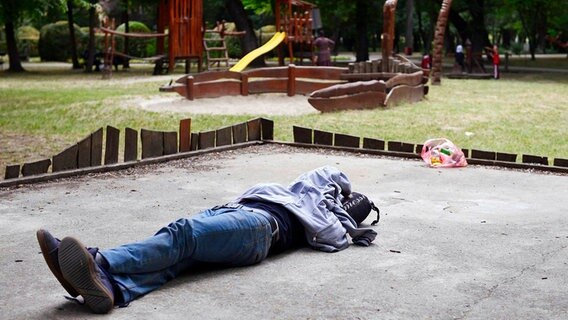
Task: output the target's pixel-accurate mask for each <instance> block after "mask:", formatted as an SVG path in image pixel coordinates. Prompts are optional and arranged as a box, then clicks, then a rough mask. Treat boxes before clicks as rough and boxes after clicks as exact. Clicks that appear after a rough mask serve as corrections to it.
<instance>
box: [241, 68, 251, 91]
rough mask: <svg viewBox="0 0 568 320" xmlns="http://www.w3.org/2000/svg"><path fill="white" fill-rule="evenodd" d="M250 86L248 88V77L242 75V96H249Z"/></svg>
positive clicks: (244, 74)
mask: <svg viewBox="0 0 568 320" xmlns="http://www.w3.org/2000/svg"><path fill="white" fill-rule="evenodd" d="M248 93H249V86H248V75H247V74H246V73H241V95H242V96H248Z"/></svg>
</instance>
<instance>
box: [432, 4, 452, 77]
mask: <svg viewBox="0 0 568 320" xmlns="http://www.w3.org/2000/svg"><path fill="white" fill-rule="evenodd" d="M451 6H452V0H444V1H443V2H442V8H441V9H440V14H439V15H438V21H437V22H436V33H435V36H434V56H433V60H432V73H431V77H432V81H431V82H432V84H433V85H440V84H441V83H442V56H443V48H444V34H445V32H446V26H447V25H448V14H449V12H450V8H451Z"/></svg>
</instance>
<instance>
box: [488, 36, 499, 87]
mask: <svg viewBox="0 0 568 320" xmlns="http://www.w3.org/2000/svg"><path fill="white" fill-rule="evenodd" d="M488 49H489V50H490V51H491V59H492V62H493V78H494V79H499V64H500V63H501V58H500V57H499V47H497V45H496V44H495V45H493V48H488Z"/></svg>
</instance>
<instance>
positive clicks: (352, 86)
mask: <svg viewBox="0 0 568 320" xmlns="http://www.w3.org/2000/svg"><path fill="white" fill-rule="evenodd" d="M367 91H377V92H386V86H385V82H383V81H377V80H371V81H358V82H351V83H345V84H336V85H333V86H331V87H327V88H324V89H321V90H317V91H314V92H312V94H310V97H311V98H333V97H340V96H344V95H350V94H356V93H361V92H367Z"/></svg>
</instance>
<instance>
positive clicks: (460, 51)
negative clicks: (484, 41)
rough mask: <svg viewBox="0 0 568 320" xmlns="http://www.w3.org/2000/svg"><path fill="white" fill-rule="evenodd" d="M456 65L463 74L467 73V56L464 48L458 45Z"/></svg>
mask: <svg viewBox="0 0 568 320" xmlns="http://www.w3.org/2000/svg"><path fill="white" fill-rule="evenodd" d="M456 63H457V64H458V65H459V66H460V68H461V72H464V71H465V55H464V53H463V46H462V45H461V44H458V46H457V47H456Z"/></svg>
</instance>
